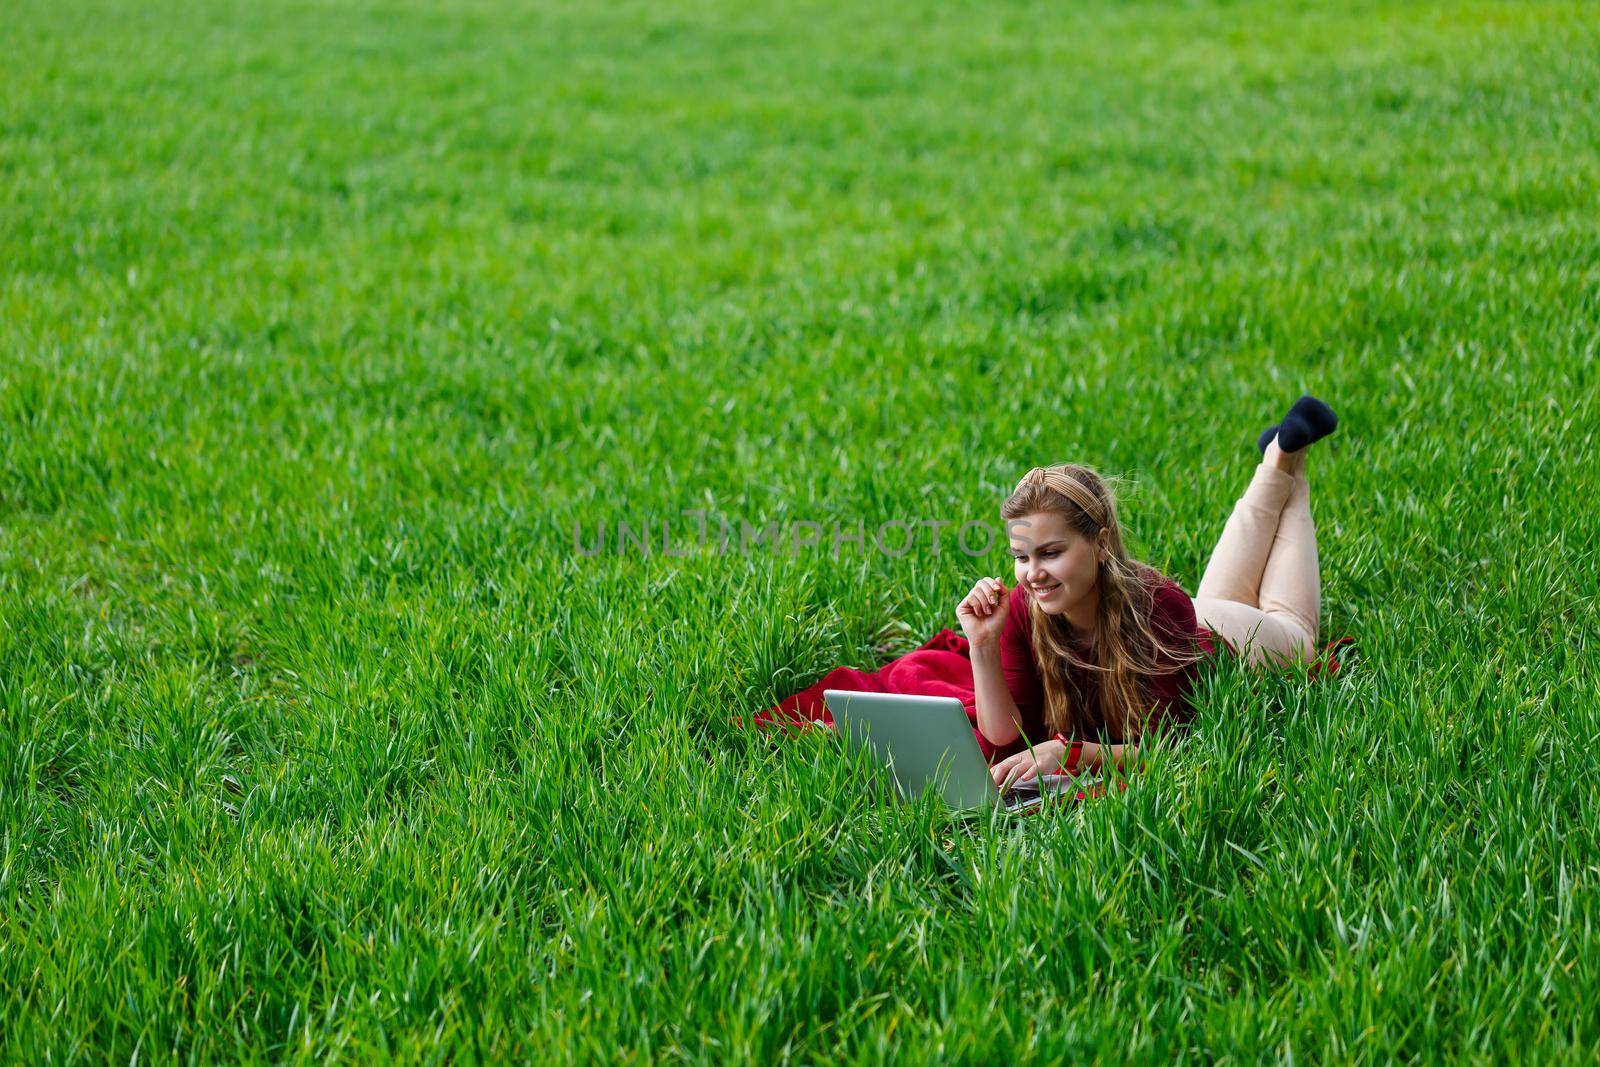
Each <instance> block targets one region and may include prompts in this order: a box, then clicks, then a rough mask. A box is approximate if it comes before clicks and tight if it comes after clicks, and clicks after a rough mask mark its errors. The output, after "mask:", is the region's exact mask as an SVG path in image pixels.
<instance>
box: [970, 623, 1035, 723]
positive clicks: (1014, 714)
mask: <svg viewBox="0 0 1600 1067" xmlns="http://www.w3.org/2000/svg"><path fill="white" fill-rule="evenodd" d="M968 653H969V654H970V655H971V657H972V680H973V682H974V683H975V688H976V699H977V711H978V729H979V730H980V731H981V732H982V733H983V736H984V737H985V738H987V739H988V741H989V743H990V744H991V745H993V746H994V747H995V748H1004V747H1005V746H1007V745H1009V744H1011V742H1013V741H1015V740H1016V739H1017V738H1018V737H1021V736H1022V713H1021V712H1020V711H1018V710H1017V702H1016V700H1015V699H1013V698H1012V696H1011V690H1010V689H1008V688H1007V687H1006V676H1005V671H1004V670H1002V669H1001V666H1000V642H999V640H998V639H996V640H994V641H990V642H985V643H984V644H982V645H978V644H972V645H970V646H969V648H968Z"/></svg>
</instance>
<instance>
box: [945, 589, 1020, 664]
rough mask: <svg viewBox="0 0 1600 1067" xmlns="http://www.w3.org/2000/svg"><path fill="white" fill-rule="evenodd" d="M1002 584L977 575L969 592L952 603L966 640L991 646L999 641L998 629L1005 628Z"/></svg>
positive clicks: (1005, 604) (1006, 608)
mask: <svg viewBox="0 0 1600 1067" xmlns="http://www.w3.org/2000/svg"><path fill="white" fill-rule="evenodd" d="M1006 597H1007V592H1006V587H1005V583H1004V582H1002V581H1001V580H1000V579H998V578H979V579H978V582H977V584H976V585H974V586H973V587H972V592H970V593H968V594H967V595H966V596H964V597H962V598H961V603H959V604H957V605H956V618H957V619H959V620H961V630H962V632H963V633H965V634H966V635H967V641H968V642H969V643H971V644H973V645H976V646H978V647H984V648H987V647H992V646H994V645H996V644H998V643H999V641H1000V632H1001V631H1002V630H1004V629H1005V627H1006V613H1007V611H1008V610H1009V609H1008V605H1007V602H1006Z"/></svg>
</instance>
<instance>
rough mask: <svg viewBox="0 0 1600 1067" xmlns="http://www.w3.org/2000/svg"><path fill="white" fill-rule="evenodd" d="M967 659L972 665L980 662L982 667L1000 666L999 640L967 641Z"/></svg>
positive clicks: (995, 638) (994, 638)
mask: <svg viewBox="0 0 1600 1067" xmlns="http://www.w3.org/2000/svg"><path fill="white" fill-rule="evenodd" d="M967 658H968V659H970V660H972V662H974V663H978V662H980V661H981V662H982V663H983V664H984V666H988V665H989V664H991V663H992V664H994V665H996V666H999V664H1000V639H999V638H998V637H990V638H985V639H984V640H982V641H973V640H971V639H970V638H969V639H968V640H967Z"/></svg>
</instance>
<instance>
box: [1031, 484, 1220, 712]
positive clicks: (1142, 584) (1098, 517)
mask: <svg viewBox="0 0 1600 1067" xmlns="http://www.w3.org/2000/svg"><path fill="white" fill-rule="evenodd" d="M1041 513H1049V514H1057V515H1061V516H1062V517H1063V518H1065V519H1066V522H1067V525H1068V526H1069V527H1071V528H1072V529H1073V530H1075V531H1076V532H1077V533H1078V534H1080V535H1082V536H1083V537H1084V538H1085V539H1087V540H1089V541H1091V542H1095V541H1098V542H1099V543H1100V544H1101V545H1103V547H1104V551H1105V558H1104V559H1103V560H1101V561H1100V564H1099V575H1098V579H1097V582H1096V585H1097V587H1098V590H1099V599H1100V612H1099V621H1098V622H1097V624H1096V626H1095V631H1094V633H1093V634H1088V635H1084V634H1081V633H1079V632H1077V631H1075V630H1074V629H1073V626H1072V624H1071V623H1069V622H1068V621H1067V619H1066V616H1064V615H1051V614H1049V613H1048V612H1046V611H1045V610H1044V609H1043V608H1041V607H1040V606H1039V602H1038V601H1037V600H1035V599H1034V598H1032V597H1029V598H1028V617H1029V619H1030V620H1031V621H1032V623H1033V637H1032V643H1033V657H1034V660H1035V662H1036V663H1037V664H1038V669H1039V676H1040V679H1041V680H1042V681H1043V683H1044V696H1045V708H1044V712H1045V722H1046V723H1047V724H1048V725H1049V727H1050V729H1051V730H1053V731H1055V732H1058V733H1065V734H1068V735H1069V736H1080V737H1081V736H1084V735H1085V734H1086V733H1087V732H1088V731H1089V730H1091V729H1093V728H1095V727H1097V726H1103V727H1104V728H1105V729H1106V730H1107V731H1108V732H1109V733H1110V734H1111V735H1113V736H1115V737H1117V738H1119V739H1122V740H1132V739H1134V738H1136V737H1138V736H1139V734H1140V733H1141V732H1142V731H1143V730H1144V728H1145V726H1146V725H1147V723H1148V722H1149V714H1150V710H1151V709H1150V707H1149V695H1148V692H1147V689H1146V686H1147V682H1148V680H1149V679H1150V678H1151V677H1152V676H1153V675H1156V674H1161V673H1165V672H1167V671H1171V670H1173V669H1174V668H1176V667H1179V666H1183V665H1187V664H1190V663H1194V662H1195V661H1196V660H1198V659H1199V658H1200V653H1199V652H1198V651H1197V650H1196V649H1195V648H1194V647H1193V645H1192V643H1191V644H1190V646H1189V647H1173V646H1171V645H1170V644H1169V643H1167V642H1164V641H1163V639H1162V638H1161V636H1160V635H1158V634H1157V633H1156V632H1155V631H1154V629H1152V628H1151V625H1150V609H1151V605H1152V604H1153V603H1154V598H1155V591H1156V589H1157V587H1158V586H1159V585H1160V583H1161V580H1162V579H1161V575H1160V572H1158V571H1156V570H1155V568H1153V567H1150V566H1148V565H1147V564H1144V563H1140V562H1139V561H1137V560H1135V559H1133V558H1132V557H1131V556H1129V555H1128V550H1127V548H1126V547H1125V546H1124V545H1123V540H1122V526H1121V524H1120V523H1119V522H1118V520H1117V501H1116V496H1115V495H1114V494H1113V493H1112V491H1111V487H1110V485H1109V484H1108V479H1106V478H1103V477H1101V475H1100V474H1099V473H1097V472H1096V471H1094V470H1093V469H1092V468H1089V467H1085V466H1082V465H1080V464H1076V463H1058V464H1056V465H1055V466H1052V467H1035V468H1033V469H1032V470H1030V471H1029V472H1028V473H1027V474H1025V475H1023V476H1022V480H1021V481H1019V482H1018V483H1017V488H1016V489H1015V491H1013V492H1012V494H1011V495H1010V496H1009V497H1007V498H1006V500H1005V503H1003V504H1001V505H1000V517H1001V518H1002V519H1004V520H1006V521H1007V522H1008V523H1009V522H1010V521H1011V520H1014V519H1020V518H1022V517H1023V516H1024V515H1034V514H1041ZM1008 528H1009V527H1008ZM1102 533H1103V534H1104V537H1103V539H1102V537H1101V535H1102ZM1085 637H1087V638H1088V641H1087V642H1085V641H1084V640H1083V638H1085ZM1075 640H1076V643H1077V644H1080V645H1081V644H1086V643H1087V644H1088V645H1089V647H1090V648H1092V649H1093V650H1094V653H1095V662H1092V663H1091V662H1089V661H1087V660H1085V659H1084V658H1083V657H1082V656H1081V655H1080V654H1079V653H1078V650H1077V649H1076V648H1075V647H1074V643H1075ZM1075 671H1083V672H1088V673H1090V674H1096V675H1099V676H1100V687H1099V693H1100V699H1099V706H1098V707H1093V708H1091V707H1088V706H1087V701H1086V700H1085V698H1084V695H1083V693H1082V692H1081V691H1080V689H1079V687H1078V685H1077V684H1076V683H1075V682H1074V680H1073V672H1075Z"/></svg>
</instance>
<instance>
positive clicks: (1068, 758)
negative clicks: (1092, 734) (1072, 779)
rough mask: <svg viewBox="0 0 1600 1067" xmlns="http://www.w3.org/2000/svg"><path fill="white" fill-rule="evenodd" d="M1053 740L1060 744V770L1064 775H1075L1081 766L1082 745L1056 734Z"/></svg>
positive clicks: (1063, 735) (1080, 742) (1079, 742)
mask: <svg viewBox="0 0 1600 1067" xmlns="http://www.w3.org/2000/svg"><path fill="white" fill-rule="evenodd" d="M1055 740H1057V741H1059V742H1061V746H1062V752H1061V770H1062V771H1063V772H1064V773H1066V774H1077V773H1078V771H1079V770H1080V769H1081V768H1082V766H1083V752H1084V744H1083V742H1082V741H1078V740H1075V739H1072V738H1068V737H1067V736H1066V735H1065V734H1056V736H1055Z"/></svg>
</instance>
